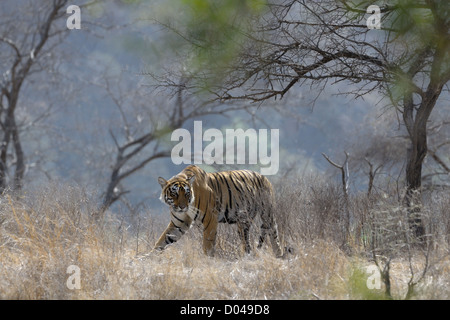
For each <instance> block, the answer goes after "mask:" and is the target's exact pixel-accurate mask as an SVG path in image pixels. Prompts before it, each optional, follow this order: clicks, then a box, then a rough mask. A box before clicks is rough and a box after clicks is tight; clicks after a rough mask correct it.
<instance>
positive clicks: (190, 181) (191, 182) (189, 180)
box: [186, 175, 195, 186]
mask: <svg viewBox="0 0 450 320" xmlns="http://www.w3.org/2000/svg"><path fill="white" fill-rule="evenodd" d="M186 180H187V182H189V184H190V185H191V186H192V184H193V183H194V181H195V175H194V176H192V177H189V178H187V179H186Z"/></svg>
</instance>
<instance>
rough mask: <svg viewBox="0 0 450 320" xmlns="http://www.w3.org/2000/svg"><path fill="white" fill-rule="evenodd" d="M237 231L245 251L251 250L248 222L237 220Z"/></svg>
mask: <svg viewBox="0 0 450 320" xmlns="http://www.w3.org/2000/svg"><path fill="white" fill-rule="evenodd" d="M238 232H239V237H240V238H241V239H242V243H243V244H244V250H245V253H247V254H249V253H250V252H251V251H252V248H251V246H250V223H248V222H239V223H238Z"/></svg>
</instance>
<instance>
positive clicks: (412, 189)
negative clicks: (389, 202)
mask: <svg viewBox="0 0 450 320" xmlns="http://www.w3.org/2000/svg"><path fill="white" fill-rule="evenodd" d="M426 154H427V143H426V129H425V134H424V135H422V136H421V138H420V139H413V141H412V142H411V146H410V147H409V149H408V153H407V164H406V195H405V199H404V201H405V205H406V208H407V210H408V216H409V223H410V226H411V229H412V231H413V233H414V235H415V236H416V238H417V239H421V238H423V236H424V235H425V228H424V226H423V222H422V219H421V217H420V212H421V203H422V202H421V187H422V166H423V161H424V159H425V156H426Z"/></svg>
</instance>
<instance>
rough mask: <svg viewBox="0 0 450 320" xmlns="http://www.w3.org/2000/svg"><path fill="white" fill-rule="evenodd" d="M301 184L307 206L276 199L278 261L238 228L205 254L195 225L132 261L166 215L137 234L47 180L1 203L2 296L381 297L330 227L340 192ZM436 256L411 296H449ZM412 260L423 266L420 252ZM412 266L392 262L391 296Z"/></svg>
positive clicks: (449, 265)
mask: <svg viewBox="0 0 450 320" xmlns="http://www.w3.org/2000/svg"><path fill="white" fill-rule="evenodd" d="M320 187H321V186H320V185H318V186H317V188H320ZM307 190H308V188H306V187H305V188H304V189H303V191H302V192H303V196H299V197H298V202H297V205H299V204H300V203H305V202H306V203H305V206H303V207H300V206H298V207H295V204H293V203H292V201H291V202H290V203H289V205H290V206H291V207H290V208H289V207H288V206H287V204H286V201H282V203H284V205H285V206H286V207H285V208H284V214H280V220H281V221H280V230H281V233H282V235H283V236H284V240H285V242H287V243H289V245H290V246H292V247H293V248H294V249H295V254H294V255H291V256H290V258H289V259H285V260H281V259H276V258H275V257H274V255H273V254H272V252H271V249H270V248H269V247H264V248H262V249H261V250H256V251H254V252H253V253H252V254H251V255H244V254H242V253H241V250H240V244H239V242H238V241H237V240H236V239H237V235H236V230H234V227H233V226H223V225H221V227H220V231H219V240H218V245H217V255H216V257H214V258H209V257H206V256H204V255H203V253H202V250H201V241H200V238H201V234H200V231H199V230H196V229H195V228H192V229H191V230H190V232H189V233H188V234H187V235H186V236H185V237H184V238H183V239H181V240H180V241H179V242H178V243H176V244H174V245H172V246H171V247H169V248H168V249H167V250H166V251H164V252H162V253H152V254H149V255H147V256H146V257H145V258H143V259H138V258H136V255H137V254H138V255H140V254H144V253H148V252H149V251H150V249H151V246H152V244H153V243H154V241H155V239H156V238H157V236H158V235H159V233H160V232H162V230H163V228H164V224H165V223H166V222H167V220H165V221H163V222H157V221H155V220H152V219H151V218H150V217H147V218H145V219H144V218H142V219H140V220H139V233H137V231H136V226H134V228H128V224H127V223H125V221H124V220H123V219H119V218H117V217H114V216H108V215H107V216H105V218H104V219H103V220H102V221H100V222H99V221H95V220H94V219H93V218H92V213H94V212H95V206H94V205H93V204H92V203H91V202H90V200H89V199H88V197H87V196H86V195H85V194H84V193H83V191H82V190H80V189H79V188H71V187H68V186H61V185H58V186H49V187H47V188H44V189H43V190H41V191H39V192H33V193H32V194H29V195H27V196H25V197H23V198H20V199H17V198H14V197H12V196H8V195H5V196H3V197H2V198H1V202H0V299H364V298H369V299H375V298H380V297H382V295H380V292H378V291H376V292H374V291H370V290H368V289H367V287H366V285H365V283H366V279H367V274H366V273H365V267H366V266H367V265H368V264H370V262H369V260H368V259H366V258H365V252H364V251H363V250H362V251H358V250H360V249H361V248H360V247H359V246H356V245H355V250H354V252H353V254H352V255H349V254H348V253H344V252H343V251H341V249H340V239H341V238H340V236H339V232H340V231H341V228H339V227H336V225H333V223H335V222H336V214H335V213H333V210H334V209H330V208H334V207H336V208H337V206H338V205H337V204H336V203H333V201H332V199H331V198H330V197H329V196H327V194H326V193H327V192H331V193H333V192H335V191H336V190H334V189H333V188H331V189H323V190H325V191H323V190H322V191H321V192H319V191H318V190H315V191H311V192H309V193H308V194H307V195H306V191H307ZM327 190H328V191H327ZM320 197H323V198H324V199H326V200H327V201H328V202H325V201H322V202H321V201H320V199H319V198H320ZM280 209H281V205H280ZM297 209H298V210H297ZM320 210H323V212H318V211H320ZM327 210H329V211H330V212H325V211H327ZM314 214H317V215H319V217H321V218H320V219H323V220H320V219H318V218H317V217H314V216H313V215H314ZM320 214H322V216H320ZM283 219H288V220H283ZM308 226H310V227H311V228H308ZM321 228H322V229H323V228H324V230H321ZM253 230H254V231H256V230H257V229H253ZM333 230H334V231H333ZM333 232H334V233H333ZM314 233H317V234H319V235H320V236H314ZM333 239H335V240H336V239H337V240H336V241H335V240H333ZM441 250H442V249H441ZM440 257H441V259H439V260H436V263H435V265H434V268H432V269H431V270H430V272H429V274H428V276H427V277H426V278H425V280H424V281H423V282H422V283H421V284H420V286H419V288H418V290H417V295H416V296H415V298H419V299H428V298H433V299H436V298H437V299H448V298H450V292H449V289H448V288H449V287H450V286H449V284H450V279H449V275H450V272H449V271H450V270H449V269H450V261H449V258H448V255H440ZM414 263H415V264H416V265H417V268H418V269H420V266H421V263H422V261H421V260H420V257H418V258H417V261H415V262H414ZM70 265H76V266H78V267H79V268H80V280H81V288H80V289H69V288H68V286H67V280H68V278H69V277H70V276H71V274H69V273H67V268H68V267H69V266H70ZM409 267H410V263H409V261H408V260H407V259H406V258H402V257H399V258H397V259H396V260H395V262H394V263H393V269H392V278H393V287H394V290H393V295H394V297H395V296H398V297H401V296H402V295H403V291H404V290H405V283H406V282H407V280H408V277H409V274H410V269H409ZM396 290H397V291H396ZM397 292H398V293H397Z"/></svg>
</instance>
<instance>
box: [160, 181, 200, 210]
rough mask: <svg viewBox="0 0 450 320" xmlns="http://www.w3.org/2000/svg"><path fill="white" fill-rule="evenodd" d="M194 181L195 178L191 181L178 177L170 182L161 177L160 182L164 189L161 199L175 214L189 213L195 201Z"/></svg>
mask: <svg viewBox="0 0 450 320" xmlns="http://www.w3.org/2000/svg"><path fill="white" fill-rule="evenodd" d="M193 181H194V177H191V178H189V179H182V178H178V177H177V178H175V179H174V178H172V179H169V181H167V180H165V179H164V178H161V177H159V178H158V182H159V184H160V185H161V188H162V192H161V197H160V198H159V199H160V200H161V201H162V202H164V203H166V204H168V205H169V206H170V209H171V210H172V211H173V212H177V213H184V212H187V211H188V209H189V205H190V204H191V203H192V202H193V201H194V193H193V190H192V183H193Z"/></svg>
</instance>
